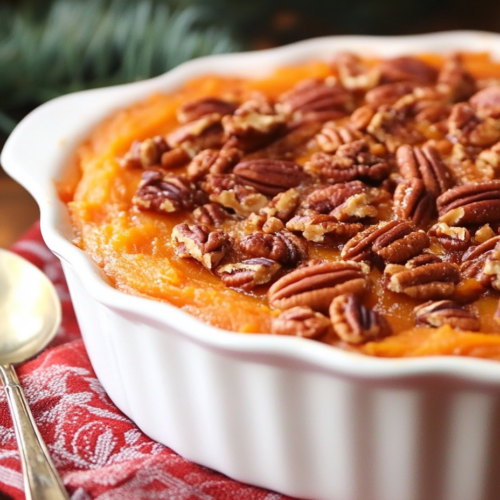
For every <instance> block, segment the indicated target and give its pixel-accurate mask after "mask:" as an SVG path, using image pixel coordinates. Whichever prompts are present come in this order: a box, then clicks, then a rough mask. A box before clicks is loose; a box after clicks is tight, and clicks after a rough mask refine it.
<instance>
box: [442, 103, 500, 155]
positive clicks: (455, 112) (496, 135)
mask: <svg viewBox="0 0 500 500" xmlns="http://www.w3.org/2000/svg"><path fill="white" fill-rule="evenodd" d="M448 130H449V134H450V136H451V137H453V138H454V139H455V140H458V141H459V142H460V143H461V144H464V145H472V146H481V147H487V146H491V145H492V144H494V143H495V142H497V141H498V140H499V139H500V121H499V120H495V119H493V118H490V117H486V118H484V119H483V118H481V117H480V116H479V115H478V114H477V113H476V110H475V109H474V108H473V107H471V106H469V105H468V104H466V103H462V102H460V103H458V104H455V105H454V106H453V108H452V110H451V114H450V117H449V118H448Z"/></svg>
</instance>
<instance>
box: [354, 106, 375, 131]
mask: <svg viewBox="0 0 500 500" xmlns="http://www.w3.org/2000/svg"><path fill="white" fill-rule="evenodd" d="M374 114H375V110H374V109H373V108H372V107H371V106H361V107H359V108H357V109H356V110H355V111H354V112H353V113H352V114H351V116H350V117H349V121H350V125H351V127H352V128H353V129H354V130H365V129H366V127H368V125H370V122H371V121H372V118H373V115H374Z"/></svg>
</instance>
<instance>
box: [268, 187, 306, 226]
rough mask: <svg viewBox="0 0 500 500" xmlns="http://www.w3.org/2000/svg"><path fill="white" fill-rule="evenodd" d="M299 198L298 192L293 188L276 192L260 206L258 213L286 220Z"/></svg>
mask: <svg viewBox="0 0 500 500" xmlns="http://www.w3.org/2000/svg"><path fill="white" fill-rule="evenodd" d="M299 200H300V194H299V192H298V191H297V190H296V189H295V188H292V189H289V190H288V191H285V192H284V193H279V194H277V195H276V196H275V197H274V198H273V199H272V200H271V201H270V202H269V203H268V204H267V205H266V206H265V207H264V208H261V210H260V214H261V215H263V216H265V217H268V218H270V217H276V218H277V219H280V220H281V221H283V222H287V221H288V220H289V219H290V218H291V217H292V215H293V213H294V212H295V209H296V208H297V206H298V204H299Z"/></svg>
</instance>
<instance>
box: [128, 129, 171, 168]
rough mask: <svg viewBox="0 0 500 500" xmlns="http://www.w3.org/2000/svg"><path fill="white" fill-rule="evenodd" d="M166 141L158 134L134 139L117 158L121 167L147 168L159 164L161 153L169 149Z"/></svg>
mask: <svg viewBox="0 0 500 500" xmlns="http://www.w3.org/2000/svg"><path fill="white" fill-rule="evenodd" d="M169 149H170V148H169V146H168V144H167V141H166V140H165V139H164V138H163V137H162V136H160V135H157V136H155V137H152V138H150V139H146V140H144V141H142V142H141V141H134V142H133V143H132V146H130V149H129V150H128V152H127V153H125V155H124V156H123V158H121V159H120V160H119V163H120V165H121V166H122V167H123V168H148V167H153V166H155V165H160V164H161V157H162V154H163V153H165V152H167V151H168V150H169Z"/></svg>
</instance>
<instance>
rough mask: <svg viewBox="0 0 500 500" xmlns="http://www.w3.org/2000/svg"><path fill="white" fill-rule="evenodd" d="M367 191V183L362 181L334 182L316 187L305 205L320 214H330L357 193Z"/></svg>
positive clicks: (305, 201)
mask: <svg viewBox="0 0 500 500" xmlns="http://www.w3.org/2000/svg"><path fill="white" fill-rule="evenodd" d="M365 192H366V185H365V184H363V183H362V182H361V181H352V182H345V183H342V182H341V183H338V184H333V185H331V186H326V187H322V188H317V189H315V190H314V191H313V192H312V193H310V194H309V195H308V196H307V197H306V198H305V200H304V203H303V207H304V208H306V209H310V210H314V211H315V212H318V213H320V214H329V213H330V212H332V210H334V209H335V208H337V207H338V206H339V205H341V204H342V203H344V202H345V201H346V200H347V199H348V198H350V197H351V196H354V195H356V194H361V193H365Z"/></svg>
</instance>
